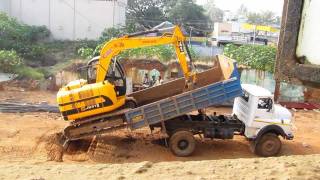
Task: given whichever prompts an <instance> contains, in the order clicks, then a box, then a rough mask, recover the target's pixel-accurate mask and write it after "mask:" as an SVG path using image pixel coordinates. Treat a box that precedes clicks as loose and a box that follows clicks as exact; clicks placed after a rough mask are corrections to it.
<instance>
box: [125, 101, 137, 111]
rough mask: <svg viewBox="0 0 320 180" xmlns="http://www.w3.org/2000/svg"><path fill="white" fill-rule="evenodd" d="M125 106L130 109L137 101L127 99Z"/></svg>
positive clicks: (134, 106)
mask: <svg viewBox="0 0 320 180" xmlns="http://www.w3.org/2000/svg"><path fill="white" fill-rule="evenodd" d="M124 106H125V108H130V109H134V108H136V107H137V103H136V102H134V101H132V100H129V101H127V102H126V103H125V105H124Z"/></svg>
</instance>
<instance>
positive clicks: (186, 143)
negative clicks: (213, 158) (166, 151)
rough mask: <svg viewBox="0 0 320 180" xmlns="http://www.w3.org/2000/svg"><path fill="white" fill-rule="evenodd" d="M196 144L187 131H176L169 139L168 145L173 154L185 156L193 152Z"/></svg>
mask: <svg viewBox="0 0 320 180" xmlns="http://www.w3.org/2000/svg"><path fill="white" fill-rule="evenodd" d="M195 146H196V141H195V139H194V136H193V134H192V133H191V132H189V131H177V132H175V133H173V134H172V136H171V137H170V139H169V147H170V150H171V152H172V153H173V154H175V155H176V156H180V157H186V156H189V155H191V154H192V153H193V151H194V149H195Z"/></svg>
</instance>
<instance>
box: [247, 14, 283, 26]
mask: <svg viewBox="0 0 320 180" xmlns="http://www.w3.org/2000/svg"><path fill="white" fill-rule="evenodd" d="M247 18H248V23H251V24H257V25H267V26H268V25H273V24H275V23H276V22H277V17H276V16H275V14H274V12H272V11H263V12H260V13H257V12H249V13H248V14H247Z"/></svg>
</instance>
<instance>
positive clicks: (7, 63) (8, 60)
mask: <svg viewBox="0 0 320 180" xmlns="http://www.w3.org/2000/svg"><path fill="white" fill-rule="evenodd" d="M21 64H22V60H21V58H20V57H19V56H18V54H17V53H16V52H15V51H13V50H11V51H6V50H0V71H2V72H5V73H12V72H15V70H16V69H17V68H18V67H19V66H20V65H21Z"/></svg>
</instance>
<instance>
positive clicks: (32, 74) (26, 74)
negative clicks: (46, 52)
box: [15, 66, 44, 80]
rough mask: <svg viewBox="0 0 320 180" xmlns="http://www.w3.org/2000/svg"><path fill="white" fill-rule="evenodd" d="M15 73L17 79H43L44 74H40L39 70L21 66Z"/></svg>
mask: <svg viewBox="0 0 320 180" xmlns="http://www.w3.org/2000/svg"><path fill="white" fill-rule="evenodd" d="M15 72H16V73H17V74H18V77H19V78H30V79H36V80H41V79H44V74H42V73H41V71H40V70H37V69H34V68H31V67H28V66H21V67H19V68H17V69H16V71H15Z"/></svg>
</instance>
